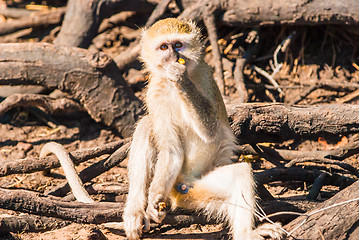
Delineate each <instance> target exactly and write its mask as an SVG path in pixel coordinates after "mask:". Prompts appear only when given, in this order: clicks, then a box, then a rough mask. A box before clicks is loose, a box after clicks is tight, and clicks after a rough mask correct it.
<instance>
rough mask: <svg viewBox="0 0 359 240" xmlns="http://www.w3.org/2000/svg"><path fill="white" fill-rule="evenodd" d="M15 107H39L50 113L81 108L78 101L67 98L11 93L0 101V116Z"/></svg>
mask: <svg viewBox="0 0 359 240" xmlns="http://www.w3.org/2000/svg"><path fill="white" fill-rule="evenodd" d="M15 107H41V108H43V109H44V110H45V111H46V112H47V113H51V114H52V113H60V112H74V111H80V110H82V106H81V105H80V104H79V103H77V102H75V101H74V100H72V99H68V98H59V99H54V98H52V97H49V96H47V95H39V94H13V95H11V96H9V97H7V98H6V99H5V100H4V101H2V102H0V116H1V115H4V114H5V113H6V112H7V111H9V110H10V109H12V108H15Z"/></svg>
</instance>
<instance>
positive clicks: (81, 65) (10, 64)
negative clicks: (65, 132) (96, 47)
mask: <svg viewBox="0 0 359 240" xmlns="http://www.w3.org/2000/svg"><path fill="white" fill-rule="evenodd" d="M0 52H1V54H0V84H5V85H22V84H30V85H43V86H46V87H48V88H50V89H54V88H58V89H61V90H63V91H66V92H69V93H70V94H72V98H73V99H74V100H76V101H79V102H80V103H81V104H82V105H83V106H84V108H85V109H86V111H87V112H88V113H89V114H90V116H91V117H92V118H93V119H94V120H96V121H101V122H103V123H104V124H106V125H108V126H111V127H113V128H115V129H116V130H117V131H118V132H119V133H120V134H121V135H122V136H124V137H127V136H130V135H131V133H132V131H133V127H134V124H135V122H136V120H137V116H138V115H139V114H140V113H141V111H142V109H141V102H140V101H139V100H138V99H137V98H136V97H135V96H134V94H133V92H132V91H131V89H130V88H129V87H128V86H127V84H126V82H125V80H124V79H123V78H122V74H121V72H120V70H119V69H118V68H117V66H116V64H115V63H114V62H113V61H112V60H111V59H110V58H109V57H108V56H107V55H105V54H103V53H95V54H93V53H90V52H89V51H87V50H84V49H79V48H71V47H65V46H55V45H52V44H46V43H23V44H21V43H20V44H16V43H14V44H0Z"/></svg>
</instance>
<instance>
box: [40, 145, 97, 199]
mask: <svg viewBox="0 0 359 240" xmlns="http://www.w3.org/2000/svg"><path fill="white" fill-rule="evenodd" d="M50 153H53V154H55V155H56V157H57V158H58V159H59V161H60V164H61V167H62V169H63V170H64V173H65V177H66V179H67V182H68V183H69V185H70V188H71V190H72V193H73V194H74V196H75V198H76V200H77V201H79V202H83V203H93V202H95V201H94V200H92V198H91V197H90V195H89V194H88V192H87V191H86V190H85V187H84V185H83V183H82V181H81V179H80V177H79V175H78V174H77V172H76V169H75V165H74V163H73V162H72V160H71V158H70V155H69V154H68V152H67V151H66V149H65V148H64V147H63V146H62V145H61V144H58V143H56V142H49V143H46V144H45V145H44V146H43V147H42V149H41V151H40V157H45V156H47V155H49V154H50Z"/></svg>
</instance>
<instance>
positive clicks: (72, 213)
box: [0, 188, 123, 223]
mask: <svg viewBox="0 0 359 240" xmlns="http://www.w3.org/2000/svg"><path fill="white" fill-rule="evenodd" d="M0 208H3V209H9V210H14V211H20V212H25V213H34V214H39V215H43V216H48V217H57V218H61V219H64V220H71V221H75V222H78V223H103V222H108V221H120V220H121V219H122V217H121V215H122V209H123V203H109V202H106V203H103V202H96V203H91V204H88V203H80V202H64V201H61V200H60V199H59V198H55V197H44V196H41V195H39V194H37V193H34V192H31V191H26V190H8V189H3V188H0Z"/></svg>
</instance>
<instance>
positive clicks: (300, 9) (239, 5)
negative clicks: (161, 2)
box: [181, 0, 359, 26]
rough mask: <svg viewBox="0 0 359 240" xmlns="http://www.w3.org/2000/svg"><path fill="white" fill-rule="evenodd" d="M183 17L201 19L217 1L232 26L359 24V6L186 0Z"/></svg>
mask: <svg viewBox="0 0 359 240" xmlns="http://www.w3.org/2000/svg"><path fill="white" fill-rule="evenodd" d="M181 2H182V5H183V6H184V7H185V11H184V12H183V13H182V14H181V17H182V18H186V19H198V18H200V17H201V16H203V15H204V10H205V8H206V6H207V5H209V4H212V5H214V4H213V2H215V4H216V5H215V7H216V9H217V10H220V12H221V14H220V15H221V16H222V19H221V20H222V21H223V23H225V24H228V25H231V26H241V25H246V26H248V25H273V24H300V25H303V24H307V25H308V24H317V23H322V24H344V25H346V24H358V23H359V5H358V2H357V1H356V0H347V1H344V0H341V1H338V0H312V1H302V0H291V1H289V2H286V4H283V2H281V1H275V0H264V1H244V0H220V1H212V0H204V1H193V0H182V1H181Z"/></svg>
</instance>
